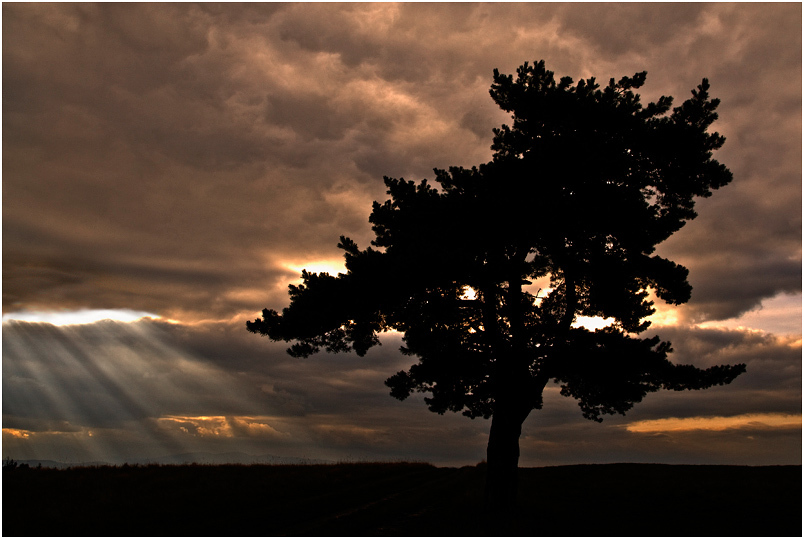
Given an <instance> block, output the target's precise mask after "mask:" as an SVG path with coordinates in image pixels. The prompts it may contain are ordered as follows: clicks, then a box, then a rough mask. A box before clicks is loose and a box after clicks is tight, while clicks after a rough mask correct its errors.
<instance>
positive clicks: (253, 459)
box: [16, 451, 334, 469]
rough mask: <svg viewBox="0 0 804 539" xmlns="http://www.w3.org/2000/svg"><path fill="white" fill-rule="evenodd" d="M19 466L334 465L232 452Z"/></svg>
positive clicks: (33, 461)
mask: <svg viewBox="0 0 804 539" xmlns="http://www.w3.org/2000/svg"><path fill="white" fill-rule="evenodd" d="M16 462H17V465H22V464H27V465H28V466H30V467H31V468H36V467H37V466H39V465H41V466H42V467H43V468H57V469H64V468H78V467H90V466H120V465H122V464H130V465H145V464H274V465H278V464H293V465H298V464H334V462H333V461H331V460H322V459H310V458H306V457H280V456H277V455H267V454H266V455H250V454H248V453H241V452H237V451H231V452H228V453H211V452H208V451H207V452H204V451H202V452H196V453H180V454H177V455H164V456H161V457H156V458H145V459H129V460H125V461H120V462H109V461H87V462H60V461H56V460H44V459H38V460H37V459H28V460H18V461H16Z"/></svg>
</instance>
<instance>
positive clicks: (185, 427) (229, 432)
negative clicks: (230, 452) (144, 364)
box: [157, 415, 283, 438]
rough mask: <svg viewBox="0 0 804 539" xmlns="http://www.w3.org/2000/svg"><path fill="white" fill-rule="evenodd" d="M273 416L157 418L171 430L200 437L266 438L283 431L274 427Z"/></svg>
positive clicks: (280, 434) (175, 416) (169, 416)
mask: <svg viewBox="0 0 804 539" xmlns="http://www.w3.org/2000/svg"><path fill="white" fill-rule="evenodd" d="M272 419H273V418H269V417H263V416H222V415H217V416H205V415H202V416H179V415H168V416H164V417H160V418H158V419H157V423H158V424H159V425H160V426H161V427H163V428H167V429H169V430H178V431H180V432H183V433H185V434H189V435H192V436H197V437H200V438H233V437H236V436H240V437H247V438H265V437H276V436H282V435H283V433H281V432H280V431H278V430H276V429H275V428H274V427H272V426H271V425H270V424H269V423H268V421H270V420H272Z"/></svg>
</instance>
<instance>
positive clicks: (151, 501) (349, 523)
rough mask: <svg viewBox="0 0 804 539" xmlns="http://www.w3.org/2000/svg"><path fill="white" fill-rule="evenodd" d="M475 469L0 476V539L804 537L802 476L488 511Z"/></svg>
mask: <svg viewBox="0 0 804 539" xmlns="http://www.w3.org/2000/svg"><path fill="white" fill-rule="evenodd" d="M484 477H485V473H484V469H483V466H482V465H481V466H477V467H464V468H460V469H458V468H436V467H434V466H431V465H428V464H407V463H397V464H337V465H309V466H263V465H253V466H238V465H227V466H203V465H191V466H121V467H94V468H71V469H66V470H58V469H46V468H42V469H35V468H29V469H13V470H6V471H4V473H3V529H2V534H3V535H4V536H65V535H66V536H71V535H82V536H121V535H125V536H130V535H143V536H153V535H159V536H175V535H196V536H209V535H222V536H241V535H247V536H249V535H250V536H255V535H259V536H270V535H291V536H328V535H363V536H365V535H380V536H382V535H386V536H387V535H410V536H423V535H427V536H433V535H435V536H445V535H467V536H479V535H483V536H486V535H537V536H538V535H541V536H545V535H547V536H609V535H617V536H668V535H670V536H677V535H680V536H685V535H687V536H689V535H692V536H711V535H728V536H800V535H801V466H765V467H749V466H684V465H674V466H671V465H653V464H611V465H579V466H557V467H547V468H523V469H522V470H521V484H520V493H519V500H520V503H519V505H518V507H517V508H516V509H515V510H513V511H512V512H511V514H510V515H506V516H504V517H502V518H500V517H499V516H497V517H493V516H489V515H488V514H487V513H486V512H485V511H484V509H483V499H482V492H483V481H484Z"/></svg>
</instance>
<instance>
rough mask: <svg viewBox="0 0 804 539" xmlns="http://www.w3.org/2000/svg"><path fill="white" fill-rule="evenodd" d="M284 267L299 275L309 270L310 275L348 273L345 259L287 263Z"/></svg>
mask: <svg viewBox="0 0 804 539" xmlns="http://www.w3.org/2000/svg"><path fill="white" fill-rule="evenodd" d="M283 266H284V267H285V268H286V269H288V270H290V271H292V272H294V273H298V274H299V275H301V272H302V270H307V271H308V272H310V273H329V274H330V275H338V274H339V273H345V272H346V267H345V266H344V263H343V258H332V259H326V260H311V261H309V262H286V263H285V264H283Z"/></svg>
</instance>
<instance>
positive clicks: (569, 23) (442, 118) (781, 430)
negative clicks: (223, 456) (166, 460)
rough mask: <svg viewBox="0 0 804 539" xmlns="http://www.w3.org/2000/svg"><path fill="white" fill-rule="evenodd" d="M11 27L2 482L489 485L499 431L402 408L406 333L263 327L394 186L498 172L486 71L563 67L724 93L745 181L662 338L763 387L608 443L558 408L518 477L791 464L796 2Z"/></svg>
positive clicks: (688, 356) (716, 395)
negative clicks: (338, 480)
mask: <svg viewBox="0 0 804 539" xmlns="http://www.w3.org/2000/svg"><path fill="white" fill-rule="evenodd" d="M2 10H3V169H2V171H3V178H2V179H3V313H4V314H3V333H2V335H3V393H2V399H3V456H4V457H5V456H11V457H13V458H15V459H25V458H38V459H53V460H62V461H88V460H107V461H115V462H120V461H122V460H126V459H137V458H146V459H147V458H158V457H160V456H162V455H169V454H184V453H189V452H200V451H207V452H217V453H225V452H233V451H239V452H243V453H248V454H252V455H262V454H271V455H284V456H303V457H308V458H323V459H399V458H407V459H419V460H426V461H430V462H434V463H436V464H458V465H460V464H473V463H475V462H477V461H479V460H481V459H482V458H483V456H484V451H485V443H486V437H487V435H488V423H487V422H485V421H482V420H474V421H470V420H468V419H466V418H464V417H461V416H457V415H454V414H448V415H445V416H438V415H435V414H432V413H430V412H428V411H427V409H426V407H425V406H424V405H423V403H422V402H421V400H420V398H418V399H417V398H412V399H409V400H408V401H405V402H398V401H396V400H393V399H391V398H390V397H389V396H388V394H387V388H386V387H385V386H384V385H383V381H384V380H385V378H386V377H388V376H389V375H391V374H393V373H394V372H397V371H398V370H401V369H404V368H407V367H408V365H409V364H410V362H411V360H412V358H407V357H404V356H402V355H401V354H400V353H399V351H398V348H399V345H400V344H401V341H400V339H401V336H400V335H399V334H391V335H387V336H385V337H384V339H383V343H384V346H382V347H379V348H377V349H373V350H372V351H371V352H370V353H369V354H368V355H367V356H366V357H365V358H357V357H355V356H347V355H339V356H335V357H331V356H327V355H325V354H318V355H316V356H314V357H312V358H309V359H308V360H303V361H300V360H294V359H292V358H290V357H289V356H287V354H285V351H284V350H285V347H286V346H285V345H284V344H283V343H272V342H269V341H268V340H265V339H260V338H258V337H256V336H254V335H251V334H248V333H246V331H245V328H244V322H245V321H246V320H249V319H253V318H255V317H257V316H258V314H259V311H260V310H261V309H262V308H264V307H268V308H273V309H281V308H282V307H284V306H285V305H286V304H287V285H288V284H290V283H298V278H299V273H300V271H301V270H302V269H308V270H310V271H328V272H330V273H332V274H335V273H338V272H339V271H343V261H342V258H340V253H339V251H338V249H337V248H336V247H335V246H336V244H337V243H338V238H339V236H340V235H341V234H343V235H347V236H349V237H351V238H353V239H354V240H355V241H356V242H357V243H358V245H359V246H361V247H366V246H367V245H368V243H369V241H370V240H371V238H372V233H371V228H370V225H369V223H368V222H367V218H368V215H369V213H370V211H371V202H372V201H374V200H380V201H381V200H385V198H386V194H385V187H384V185H383V184H382V181H381V180H382V176H383V175H388V176H392V177H405V178H406V179H411V180H420V179H422V178H425V177H427V178H432V177H433V173H432V168H433V167H438V168H446V167H448V166H451V165H461V166H472V165H478V164H480V163H482V162H485V161H487V160H488V159H489V158H490V157H491V150H490V148H489V146H490V144H491V137H492V132H491V129H492V128H493V127H496V126H499V125H500V124H501V123H504V122H507V121H509V119H508V117H507V115H506V114H504V113H502V112H501V111H499V110H497V109H496V108H495V105H494V103H493V102H492V100H491V99H490V97H489V95H488V89H489V86H490V84H491V74H492V70H493V69H494V68H499V69H500V71H502V72H504V73H512V72H514V70H515V69H516V67H517V66H518V65H521V63H522V62H524V61H525V60H528V61H535V60H539V59H544V60H545V61H546V62H547V67H548V68H549V69H551V70H554V71H555V72H556V74H557V75H559V76H562V75H570V76H572V77H574V78H575V79H576V80H577V79H578V78H580V77H588V76H596V77H597V78H598V80H600V81H607V80H608V79H609V78H610V77H617V78H619V77H621V76H623V75H631V74H633V73H635V72H638V71H642V70H647V72H648V79H647V83H646V85H645V86H644V87H643V89H642V95H643V100H645V101H647V100H655V99H657V98H658V97H659V96H661V95H673V96H674V97H675V98H676V103H680V102H681V101H682V100H683V99H685V98H686V97H687V96H688V95H689V91H690V90H691V89H692V88H694V87H695V86H696V85H697V84H698V83H700V80H701V78H703V77H708V78H709V79H710V82H711V85H712V94H713V95H714V96H717V97H719V98H721V100H722V104H721V106H720V108H719V113H720V119H719V121H718V122H717V123H716V124H715V129H717V131H719V132H720V133H722V134H723V135H725V136H726V139H727V141H726V144H725V146H724V147H723V149H722V150H720V151H719V152H718V155H717V156H716V157H717V158H718V159H719V160H720V161H721V162H723V163H725V164H726V165H727V166H728V167H729V168H730V169H731V170H732V172H733V173H734V177H735V179H734V182H733V183H732V184H731V185H729V186H727V187H726V188H724V189H722V190H720V191H718V192H716V193H715V194H714V196H713V197H711V198H710V199H705V200H702V201H700V202H699V203H698V205H697V207H696V209H697V211H698V213H699V217H698V219H696V220H695V221H692V222H690V223H689V224H688V225H687V226H686V227H684V228H683V229H682V230H681V231H679V232H678V233H677V234H675V235H674V236H673V237H672V238H670V239H669V240H668V241H667V242H665V243H664V244H662V245H660V247H659V254H661V255H662V256H666V257H669V258H670V259H672V260H675V261H677V262H679V263H681V264H684V265H685V266H687V267H688V268H689V270H690V282H691V284H692V285H693V288H694V291H693V296H692V300H691V301H690V302H689V303H688V304H686V305H683V306H679V307H669V306H666V305H663V304H661V302H657V304H656V308H657V313H656V314H654V315H653V317H652V321H653V326H652V328H651V329H650V330H649V331H648V333H649V334H650V333H651V332H653V333H656V334H659V335H660V336H661V337H662V339H664V340H670V341H671V342H672V343H673V348H674V350H675V352H674V353H673V359H674V361H677V362H679V363H693V364H695V365H698V366H701V367H707V366H709V365H714V364H720V363H735V362H745V363H747V365H748V372H747V373H746V374H745V375H743V376H741V377H740V378H738V379H737V380H736V381H735V382H734V383H733V384H731V385H730V386H727V387H718V388H713V389H711V390H707V391H703V392H685V393H682V394H679V393H674V392H665V393H657V394H651V395H649V396H648V397H647V398H646V399H645V401H644V402H643V403H641V404H639V405H637V406H636V407H635V408H634V410H632V411H631V412H630V413H629V414H628V415H627V416H625V417H619V416H618V417H612V418H607V420H606V421H605V422H604V423H603V424H596V423H592V422H588V421H585V420H584V419H583V418H582V417H581V415H580V412H579V411H578V409H577V406H576V405H575V403H574V402H573V401H571V400H568V399H566V398H563V397H561V396H560V395H559V394H558V388H557V387H555V386H549V387H548V390H547V391H546V394H545V406H544V409H543V410H540V411H537V412H534V413H533V414H532V415H531V417H530V418H529V419H528V421H527V422H526V424H525V426H524V431H523V439H522V460H521V462H522V464H523V465H526V466H532V465H543V464H561V463H574V462H612V461H643V462H691V463H735V464H775V463H800V462H801V147H802V144H801V78H802V77H801V5H800V4H795V3H790V4H761V5H757V4H742V3H718V4H697V3H696V4H639V3H617V4H572V3H549V4H534V3H517V4H472V5H467V4H454V3H449V4H418V3H413V4H390V3H381V4H273V3H270V4H237V5H229V4H201V5H195V4H66V3H65V4H38V3H36V4H35V3H30V4H29V3H24V4H23V3H4V4H3V6H2ZM389 286H392V284H391V283H389ZM534 286H535V285H534ZM537 289H538V287H537V288H536V289H534V290H533V292H534V293H535V292H536V290H537ZM578 323H579V324H584V325H593V324H600V323H601V321H596V320H579V321H578ZM646 336H649V335H646Z"/></svg>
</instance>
